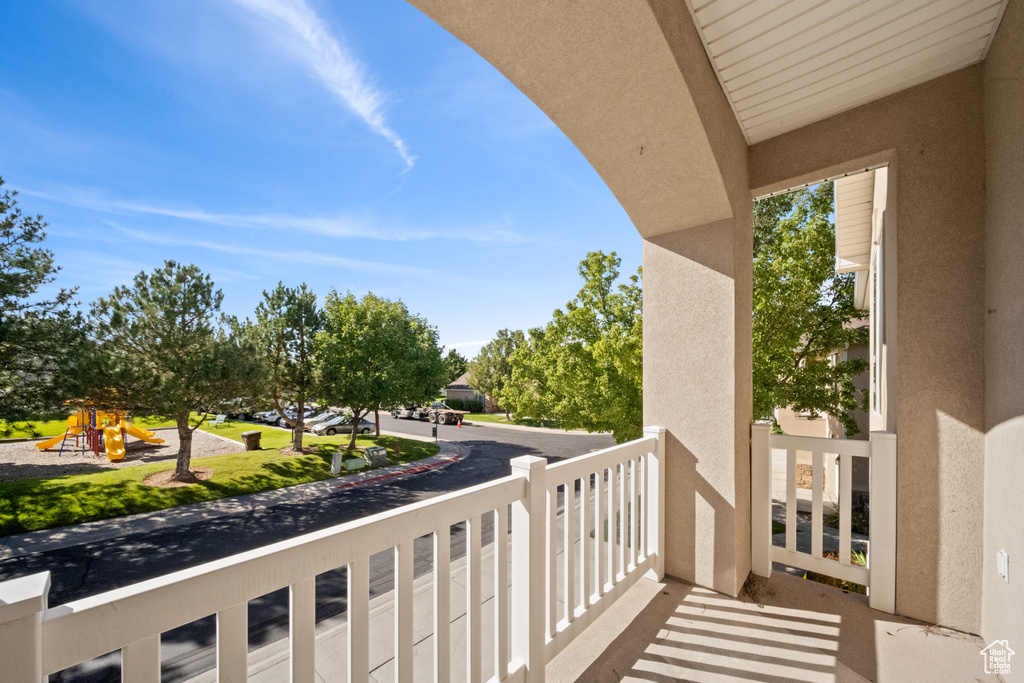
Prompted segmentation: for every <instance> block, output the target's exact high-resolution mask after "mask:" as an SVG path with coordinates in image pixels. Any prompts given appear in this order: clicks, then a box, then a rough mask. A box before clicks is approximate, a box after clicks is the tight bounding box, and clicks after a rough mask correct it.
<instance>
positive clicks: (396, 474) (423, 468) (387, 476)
mask: <svg viewBox="0 0 1024 683" xmlns="http://www.w3.org/2000/svg"><path fill="white" fill-rule="evenodd" d="M460 460H462V458H460V457H458V456H455V457H454V458H452V459H451V460H448V461H445V462H435V463H434V464H433V465H420V466H419V467H413V468H412V469H408V470H402V471H401V472H389V473H388V474H382V475H381V476H379V477H371V478H369V479H363V480H362V481H352V482H349V483H347V484H342V485H341V486H336V487H335V488H337V489H347V488H349V487H351V486H362V485H363V484H372V483H373V482H376V481H384V480H385V479H391V478H392V477H399V476H401V475H403V474H416V473H417V472H426V471H427V470H432V469H434V468H435V467H440V466H441V465H450V464H452V463H454V462H459V461H460Z"/></svg>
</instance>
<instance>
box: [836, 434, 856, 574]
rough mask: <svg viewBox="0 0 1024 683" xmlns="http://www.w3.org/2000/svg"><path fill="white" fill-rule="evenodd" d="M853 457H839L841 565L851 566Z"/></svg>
mask: <svg viewBox="0 0 1024 683" xmlns="http://www.w3.org/2000/svg"><path fill="white" fill-rule="evenodd" d="M852 497H853V456H851V455H845V454H844V455H841V456H839V564H846V565H848V564H850V551H852V550H853V547H852V544H851V542H850V522H851V521H852V520H851V519H850V515H852V514H853V500H852Z"/></svg>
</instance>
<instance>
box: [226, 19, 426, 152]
mask: <svg viewBox="0 0 1024 683" xmlns="http://www.w3.org/2000/svg"><path fill="white" fill-rule="evenodd" d="M231 1H232V2H234V3H236V4H238V5H240V6H241V7H243V8H245V9H246V10H248V11H249V12H251V13H253V14H254V15H256V16H258V17H260V18H261V19H263V20H264V21H266V22H267V23H268V24H269V28H270V30H271V31H272V32H273V36H274V38H276V39H277V40H278V41H279V42H280V43H281V44H282V45H284V46H285V47H286V49H288V51H289V52H291V53H292V54H293V55H295V56H296V57H297V58H298V59H299V60H301V61H302V62H303V63H304V64H305V65H306V67H307V68H308V69H309V70H310V72H312V73H313V75H315V76H316V77H317V78H319V79H320V81H322V82H323V84H324V85H325V86H326V87H327V89H328V90H330V91H331V92H332V93H333V94H334V95H335V96H337V97H338V98H339V99H340V100H341V101H342V102H343V103H344V104H345V106H347V107H348V108H349V109H350V110H351V111H352V112H353V113H355V114H356V116H358V117H360V118H361V119H362V120H363V121H365V122H366V125H368V126H369V127H370V130H372V131H373V132H375V133H377V134H378V135H380V136H381V137H383V138H384V139H385V140H387V141H388V142H390V143H391V144H392V145H394V147H395V149H396V150H398V153H399V154H400V155H401V156H402V159H403V160H405V164H406V168H407V169H408V168H412V165H413V162H414V161H415V159H416V158H415V157H414V156H412V154H411V153H410V151H409V147H408V145H406V143H405V141H404V140H403V139H402V138H401V137H400V136H399V135H398V133H396V132H395V131H394V130H392V129H391V128H390V127H389V126H388V124H387V122H386V121H385V120H384V113H383V102H384V95H383V94H382V93H381V92H380V91H379V90H378V89H377V88H376V87H374V85H373V84H372V83H371V82H370V80H369V78H368V77H367V76H366V74H365V72H364V69H363V67H362V65H361V64H360V63H359V62H358V61H357V60H356V59H355V58H354V57H353V56H352V55H351V54H349V53H348V52H347V51H346V50H345V49H344V47H342V45H341V44H340V43H339V42H338V40H337V39H336V38H335V37H334V36H333V35H332V34H331V31H330V29H329V27H328V26H327V24H326V23H325V22H324V21H323V20H322V19H321V18H320V17H318V16H317V15H316V12H314V11H313V9H312V8H310V7H309V5H307V4H306V3H305V2H304V1H303V0H231Z"/></svg>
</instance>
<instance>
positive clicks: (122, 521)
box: [0, 432, 469, 561]
mask: <svg viewBox="0 0 1024 683" xmlns="http://www.w3.org/2000/svg"><path fill="white" fill-rule="evenodd" d="M382 433H383V432H382ZM222 438H226V437H222ZM228 440H229V441H231V439H228ZM438 443H439V444H440V446H441V450H440V451H439V452H438V454H437V455H433V456H431V457H429V458H424V459H423V460H417V461H415V462H411V463H406V464H402V465H391V466H390V467H385V468H381V469H378V470H371V471H369V472H363V473H361V474H354V475H348V476H346V477H344V479H354V481H346V482H345V483H343V484H342V485H340V486H339V485H338V478H337V477H335V478H331V479H324V480H322V481H314V482H309V483H306V484H297V485H295V486H287V487H285V488H280V489H274V490H272V491H263V492H260V493H250V494H246V495H243V496H233V497H229V498H219V499H217V500H211V501H206V502H204V503H193V504H192V505H181V506H178V507H174V508H167V509H164V510H154V511H153V512H142V513H139V514H136V515H130V516H128V517H115V518H113V519H104V520H98V521H95V522H86V523H84V524H77V525H74V526H67V527H58V528H56V529H44V530H42V531H33V532H30V533H27V534H16V535H12V536H7V537H6V538H0V561H4V560H9V559H13V558H16V557H24V556H25V555H32V554H34V553H41V552H48V551H51V550H60V549H64V548H72V547H75V546H78V545H84V544H86V543H95V542H97V541H105V540H109V539H111V538H117V537H119V536H128V535H131V534H136V533H144V532H147V531H156V530H158V529H166V528H167V527H173V526H183V525H185V524H193V523H196V522H200V521H206V520H210V519H216V518H218V517H225V516H228V515H235V514H239V513H246V512H251V511H253V510H260V509H266V508H270V507H274V506H275V505H281V504H286V503H295V502H299V501H301V500H302V499H303V498H306V499H309V500H313V499H318V498H323V497H325V496H328V495H331V494H335V493H337V490H338V489H350V488H353V487H356V486H370V485H375V484H379V483H381V482H382V481H385V480H395V479H396V478H398V477H402V476H406V477H411V476H415V475H417V474H420V473H422V472H425V471H428V470H432V469H436V468H439V467H443V466H446V465H451V464H454V463H457V462H461V461H462V460H464V459H465V458H466V457H468V455H469V449H468V448H466V447H465V446H463V445H461V444H458V443H455V442H452V441H439V442H438Z"/></svg>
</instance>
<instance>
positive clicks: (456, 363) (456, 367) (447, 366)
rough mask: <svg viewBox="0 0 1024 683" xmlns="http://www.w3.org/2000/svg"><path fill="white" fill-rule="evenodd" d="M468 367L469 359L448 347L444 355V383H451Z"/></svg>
mask: <svg viewBox="0 0 1024 683" xmlns="http://www.w3.org/2000/svg"><path fill="white" fill-rule="evenodd" d="M468 369H469V361H467V360H466V357H465V356H463V355H462V354H461V353H459V352H458V351H456V350H455V349H449V350H448V354H447V355H446V356H445V357H444V377H445V384H451V383H452V382H454V381H455V380H457V379H458V378H459V377H461V376H462V375H463V373H465V372H466V370H468Z"/></svg>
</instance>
